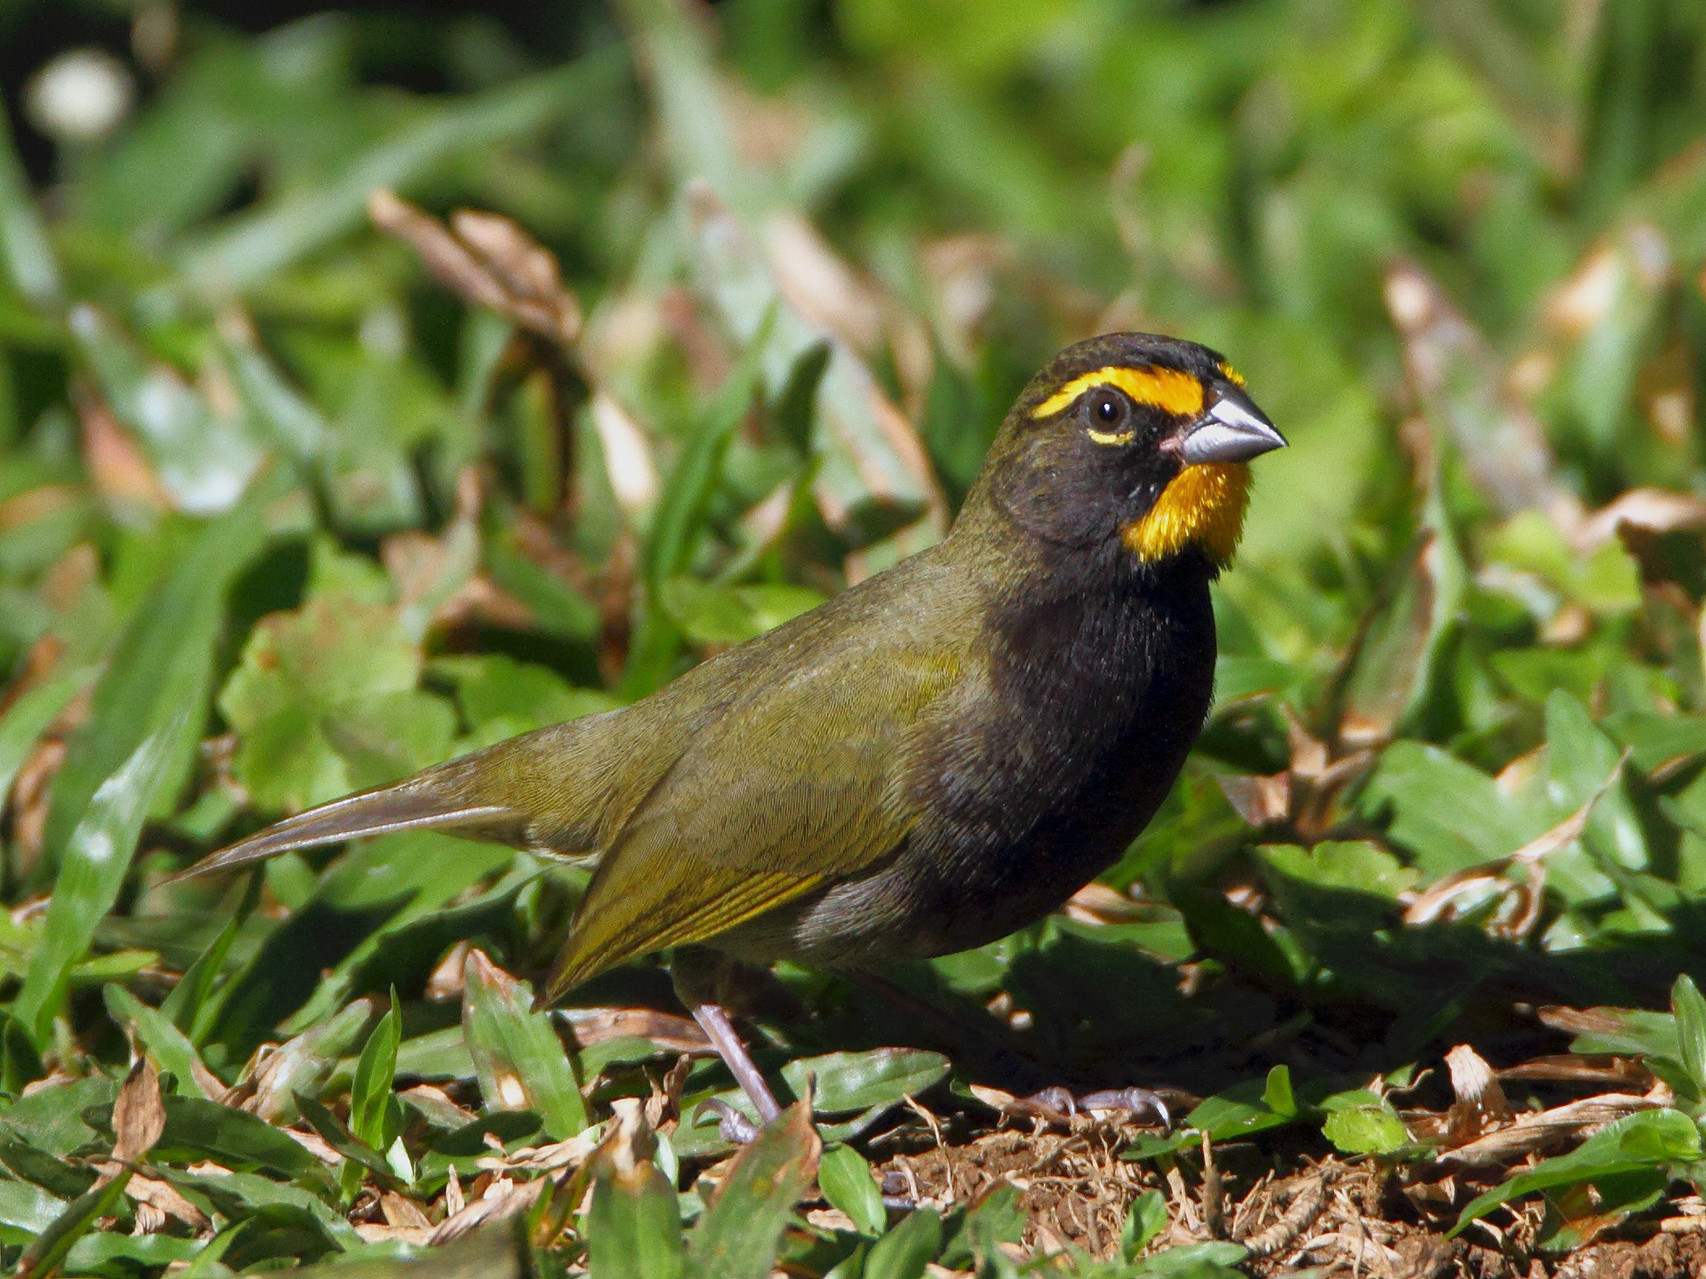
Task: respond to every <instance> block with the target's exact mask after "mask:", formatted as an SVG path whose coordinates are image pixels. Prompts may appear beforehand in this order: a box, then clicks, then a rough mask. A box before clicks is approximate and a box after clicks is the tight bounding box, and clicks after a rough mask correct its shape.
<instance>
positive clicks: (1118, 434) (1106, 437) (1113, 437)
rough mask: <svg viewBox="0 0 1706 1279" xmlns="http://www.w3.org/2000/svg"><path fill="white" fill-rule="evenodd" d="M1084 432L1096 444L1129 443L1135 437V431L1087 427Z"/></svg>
mask: <svg viewBox="0 0 1706 1279" xmlns="http://www.w3.org/2000/svg"><path fill="white" fill-rule="evenodd" d="M1084 434H1086V435H1088V436H1089V437H1090V438H1091V439H1092V440H1093V441H1095V442H1096V443H1097V444H1130V443H1131V442H1132V441H1133V440H1135V439H1136V438H1137V432H1136V431H1098V430H1097V429H1096V428H1095V427H1089V428H1088V429H1086V430H1085V432H1084Z"/></svg>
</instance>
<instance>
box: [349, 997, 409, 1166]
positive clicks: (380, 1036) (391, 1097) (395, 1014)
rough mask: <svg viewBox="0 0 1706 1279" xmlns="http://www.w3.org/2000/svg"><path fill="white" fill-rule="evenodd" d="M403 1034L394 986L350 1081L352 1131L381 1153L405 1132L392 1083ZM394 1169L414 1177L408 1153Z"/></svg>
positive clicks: (350, 1121) (395, 1163) (387, 1149)
mask: <svg viewBox="0 0 1706 1279" xmlns="http://www.w3.org/2000/svg"><path fill="white" fill-rule="evenodd" d="M402 1037H403V1014H402V1011H401V1009H399V1008H398V1006H397V992H396V991H395V990H392V992H391V1007H390V1008H389V1009H388V1010H387V1011H386V1013H385V1015H384V1016H383V1017H381V1018H380V1019H379V1024H378V1025H377V1026H375V1027H374V1028H373V1030H372V1032H371V1033H370V1034H369V1035H368V1037H367V1043H366V1045H365V1046H364V1047H363V1048H362V1050H361V1057H360V1058H359V1059H358V1060H357V1062H356V1066H355V1078H354V1079H353V1080H351V1081H350V1116H349V1126H350V1131H351V1132H352V1133H354V1134H355V1136H356V1138H357V1139H358V1140H360V1141H363V1142H365V1143H366V1144H367V1145H368V1146H369V1147H371V1148H372V1149H374V1150H377V1151H379V1152H380V1153H381V1154H388V1153H389V1152H390V1151H391V1146H392V1143H393V1142H395V1141H396V1140H397V1139H398V1138H399V1137H400V1136H401V1135H402V1128H403V1124H402V1120H403V1113H402V1104H401V1103H400V1102H399V1101H398V1100H397V1097H396V1094H395V1093H394V1091H393V1087H392V1084H393V1079H394V1077H395V1075H396V1073H397V1045H398V1044H399V1043H400V1042H401V1041H402ZM392 1170H393V1171H394V1172H396V1173H397V1175H398V1176H399V1177H401V1178H403V1179H404V1180H405V1181H408V1180H412V1179H413V1170H412V1169H410V1168H409V1167H408V1158H407V1156H403V1158H402V1160H401V1166H400V1167H399V1166H398V1163H397V1161H395V1160H393V1161H392ZM357 1184H358V1185H359V1181H358V1182H357ZM348 1188H349V1187H348V1185H347V1183H346V1189H348Z"/></svg>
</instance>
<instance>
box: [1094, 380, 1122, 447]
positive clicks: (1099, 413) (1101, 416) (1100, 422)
mask: <svg viewBox="0 0 1706 1279" xmlns="http://www.w3.org/2000/svg"><path fill="white" fill-rule="evenodd" d="M1085 407H1086V408H1088V409H1089V417H1090V421H1089V425H1088V426H1087V427H1086V428H1085V433H1086V434H1087V435H1088V436H1089V437H1090V439H1091V440H1093V441H1094V442H1095V443H1097V444H1129V443H1131V441H1132V431H1131V427H1130V425H1129V423H1128V419H1129V418H1130V416H1131V408H1130V405H1129V404H1128V403H1127V402H1126V398H1125V397H1124V396H1123V395H1121V394H1120V393H1119V392H1118V391H1097V392H1095V393H1094V394H1093V395H1092V396H1091V398H1090V401H1089V403H1088V404H1087V405H1086V406H1085Z"/></svg>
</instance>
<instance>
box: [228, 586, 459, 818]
mask: <svg viewBox="0 0 1706 1279" xmlns="http://www.w3.org/2000/svg"><path fill="white" fill-rule="evenodd" d="M421 666H422V659H421V652H420V649H419V647H418V646H417V645H416V644H415V643H414V642H413V641H411V640H410V639H409V638H408V636H406V635H405V634H404V633H403V631H402V629H401V627H400V626H399V625H398V623H397V619H396V614H395V612H394V610H392V609H390V608H388V607H385V606H383V605H375V604H362V603H357V602H355V601H352V600H349V599H338V598H332V597H327V596H318V597H315V598H314V599H311V600H310V601H309V602H308V603H307V604H306V605H304V606H303V607H302V608H301V609H300V610H298V611H296V612H294V613H276V614H273V615H272V616H269V617H265V618H262V619H261V621H260V622H259V623H258V624H257V625H256V627H255V629H254V631H253V632H252V633H251V634H250V637H249V642H248V643H247V644H246V645H245V646H244V649H243V661H242V664H241V665H240V666H239V667H238V668H237V669H236V670H235V671H233V672H232V674H231V678H230V679H229V680H227V681H226V684H225V688H224V689H223V690H222V691H221V692H220V695H219V708H220V710H221V711H222V712H223V713H224V715H225V717H226V719H228V720H229V721H230V722H231V725H232V727H234V728H235V729H236V730H237V732H238V733H239V735H240V736H241V738H242V744H241V746H240V747H239V749H238V752H237V757H236V760H235V771H236V773H237V776H238V777H239V778H240V779H242V780H243V782H244V784H245V785H246V786H248V788H249V791H250V793H251V794H252V795H253V796H254V799H255V801H256V802H257V803H258V804H261V805H263V806H265V807H267V808H271V809H286V810H292V811H294V810H296V809H301V808H306V807H308V806H309V805H312V804H316V803H321V802H324V801H326V800H329V799H335V798H337V797H338V796H340V795H343V794H347V793H348V792H349V791H351V790H353V789H355V788H356V787H357V785H358V782H359V784H362V785H369V786H371V785H377V784H379V783H381V782H386V781H392V780H395V778H397V777H400V776H403V775H404V774H407V773H411V772H414V771H416V770H418V769H420V768H422V767H425V766H426V765H428V764H432V763H436V762H438V760H439V759H441V758H442V757H443V756H444V755H445V754H446V753H447V752H448V750H449V746H450V737H451V733H452V731H453V729H454V723H453V720H452V718H451V715H450V709H449V707H448V706H446V705H445V704H444V703H443V702H442V701H441V700H439V699H437V698H434V697H432V696H430V695H429V694H426V693H421V692H418V691H417V690H416V688H415V685H416V683H417V681H418V680H419V679H420V673H421Z"/></svg>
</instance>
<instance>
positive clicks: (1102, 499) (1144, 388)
mask: <svg viewBox="0 0 1706 1279" xmlns="http://www.w3.org/2000/svg"><path fill="white" fill-rule="evenodd" d="M1222 398H1236V399H1238V400H1239V401H1242V402H1245V403H1247V399H1246V397H1244V394H1243V392H1242V390H1241V389H1240V388H1239V387H1238V385H1237V383H1236V382H1235V381H1234V380H1233V378H1232V377H1231V375H1230V373H1229V371H1228V369H1227V365H1226V362H1225V360H1224V359H1223V358H1222V357H1221V356H1220V355H1219V354H1218V353H1217V352H1214V351H1211V350H1209V349H1208V348H1207V347H1203V346H1198V345H1197V344H1196V343H1194V342H1183V341H1179V340H1177V339H1172V338H1159V337H1153V336H1150V335H1147V334H1113V335H1109V336H1107V337H1101V338H1094V339H1091V340H1090V341H1089V342H1081V343H1079V344H1078V345H1077V346H1074V347H1070V348H1068V349H1067V350H1066V351H1065V352H1063V353H1062V354H1061V355H1060V356H1059V357H1057V358H1056V359H1055V360H1054V361H1052V362H1051V363H1050V364H1049V365H1048V367H1047V368H1045V369H1043V371H1042V372H1041V373H1039V374H1038V375H1037V377H1036V378H1035V379H1034V380H1033V381H1032V382H1031V384H1030V386H1028V387H1027V388H1026V390H1025V392H1024V393H1023V394H1022V395H1021V396H1020V397H1019V400H1018V402H1017V403H1016V404H1015V405H1014V408H1013V412H1012V413H1011V414H1010V415H1009V416H1008V419H1007V422H1006V423H1005V424H1004V425H1003V427H1002V430H1001V434H1000V436H999V437H998V438H997V440H996V442H995V445H994V446H993V447H992V448H991V450H990V457H989V461H988V463H987V464H986V472H987V473H986V477H985V478H986V481H987V483H988V485H989V489H990V496H991V497H993V498H994V499H995V500H996V501H998V502H999V503H1000V504H1001V505H1002V506H1004V507H1005V508H1006V509H1007V511H1008V512H1009V513H1010V514H1011V515H1012V516H1013V517H1014V518H1015V519H1016V520H1017V521H1018V522H1019V523H1020V525H1021V526H1023V527H1024V528H1026V529H1027V530H1029V531H1030V532H1032V533H1033V534H1035V535H1037V536H1039V537H1041V538H1043V539H1045V540H1047V541H1050V542H1054V543H1058V544H1062V545H1069V546H1085V545H1089V544H1096V543H1115V542H1117V539H1118V537H1119V534H1120V530H1121V529H1122V528H1124V527H1125V526H1127V525H1128V524H1130V523H1132V522H1133V521H1135V520H1139V519H1141V518H1142V517H1143V516H1144V515H1145V514H1146V513H1147V512H1148V511H1149V509H1150V508H1151V507H1152V506H1153V505H1154V504H1155V501H1156V499H1157V498H1158V497H1159V496H1160V495H1161V493H1162V491H1163V490H1164V489H1165V488H1166V487H1167V484H1168V482H1169V481H1171V480H1172V479H1173V478H1174V477H1175V476H1177V475H1178V474H1179V472H1180V471H1181V470H1182V469H1183V468H1184V465H1185V463H1184V460H1183V458H1182V457H1181V454H1180V451H1179V449H1180V440H1181V438H1182V436H1183V434H1184V433H1185V432H1186V431H1187V430H1188V429H1189V428H1190V427H1191V426H1193V425H1194V424H1196V423H1197V422H1199V421H1200V420H1201V418H1202V416H1203V414H1204V413H1205V412H1206V411H1207V410H1208V409H1209V408H1210V407H1212V405H1213V404H1215V403H1216V402H1217V401H1218V400H1220V399H1222ZM1252 407H1253V406H1252Z"/></svg>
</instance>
